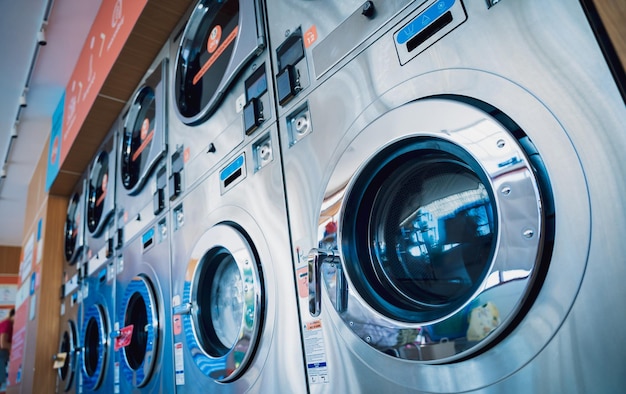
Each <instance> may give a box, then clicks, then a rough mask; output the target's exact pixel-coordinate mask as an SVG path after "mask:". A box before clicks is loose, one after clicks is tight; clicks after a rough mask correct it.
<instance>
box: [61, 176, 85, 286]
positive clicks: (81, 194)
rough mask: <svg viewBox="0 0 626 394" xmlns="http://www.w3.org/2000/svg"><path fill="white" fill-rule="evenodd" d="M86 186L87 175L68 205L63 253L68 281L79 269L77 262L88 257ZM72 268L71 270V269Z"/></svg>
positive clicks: (75, 188) (81, 180) (77, 185)
mask: <svg viewBox="0 0 626 394" xmlns="http://www.w3.org/2000/svg"><path fill="white" fill-rule="evenodd" d="M86 184H87V173H84V174H82V175H81V177H80V178H79V180H78V182H77V183H76V185H75V186H74V190H73V191H72V194H71V196H70V198H69V201H68V203H67V214H66V216H65V224H64V230H63V233H64V238H63V253H64V256H65V266H64V267H65V268H66V269H65V270H64V271H65V274H66V275H67V278H65V279H64V282H65V281H67V280H68V278H69V277H71V276H72V275H74V274H75V273H76V272H77V271H78V269H77V262H80V261H81V260H82V259H84V257H85V256H86V249H87V247H86V237H85V231H86V227H85V222H86V217H87V216H86V212H87V211H86V209H85V207H86V200H87V198H86V195H87V193H86ZM70 267H71V268H70Z"/></svg>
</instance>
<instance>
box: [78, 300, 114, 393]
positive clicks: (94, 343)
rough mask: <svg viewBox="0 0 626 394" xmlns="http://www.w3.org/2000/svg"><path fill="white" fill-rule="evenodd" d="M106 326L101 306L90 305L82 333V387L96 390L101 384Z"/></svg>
mask: <svg viewBox="0 0 626 394" xmlns="http://www.w3.org/2000/svg"><path fill="white" fill-rule="evenodd" d="M107 333H108V326H107V320H106V317H105V312H104V309H103V307H102V305H91V306H90V307H89V308H87V310H85V316H84V318H83V331H82V334H83V335H82V339H83V340H82V343H83V352H82V361H83V363H82V364H83V365H82V375H83V387H84V388H85V389H87V390H96V389H98V388H99V387H100V385H101V384H102V380H103V378H104V371H105V369H106V364H107V359H108V357H109V355H108V350H107V346H108V338H107Z"/></svg>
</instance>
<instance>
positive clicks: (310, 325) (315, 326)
mask: <svg viewBox="0 0 626 394" xmlns="http://www.w3.org/2000/svg"><path fill="white" fill-rule="evenodd" d="M320 328H322V321H321V320H316V321H313V322H311V323H307V324H306V329H307V330H317V329H320Z"/></svg>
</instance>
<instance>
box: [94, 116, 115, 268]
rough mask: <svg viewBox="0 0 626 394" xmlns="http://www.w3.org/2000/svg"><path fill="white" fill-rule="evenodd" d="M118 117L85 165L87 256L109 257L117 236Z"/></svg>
mask: <svg viewBox="0 0 626 394" xmlns="http://www.w3.org/2000/svg"><path fill="white" fill-rule="evenodd" d="M119 126H120V119H117V120H116V121H115V122H114V124H113V126H112V128H111V130H110V131H109V133H108V134H107V135H106V136H105V138H104V140H103V141H102V143H101V144H100V146H99V147H98V151H97V153H96V155H95V157H94V158H93V159H92V161H91V163H90V165H89V168H88V174H89V175H88V178H87V187H86V190H87V200H86V218H87V221H86V229H87V232H86V244H87V259H88V260H91V259H93V258H99V259H107V258H110V257H111V255H112V252H113V249H114V247H113V246H114V245H113V241H114V239H115V238H116V232H117V228H116V226H115V183H116V182H115V176H116V168H117V167H116V165H117V162H116V155H117V153H116V152H117V150H116V141H117V138H118V132H119Z"/></svg>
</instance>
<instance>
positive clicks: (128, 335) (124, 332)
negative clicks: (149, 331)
mask: <svg viewBox="0 0 626 394" xmlns="http://www.w3.org/2000/svg"><path fill="white" fill-rule="evenodd" d="M133 327H134V325H133V324H131V325H128V326H126V327H124V328H121V329H120V336H119V337H117V338H115V351H116V352H117V351H118V350H120V349H121V348H123V347H126V346H128V345H130V341H131V339H132V338H133Z"/></svg>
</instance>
